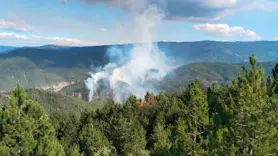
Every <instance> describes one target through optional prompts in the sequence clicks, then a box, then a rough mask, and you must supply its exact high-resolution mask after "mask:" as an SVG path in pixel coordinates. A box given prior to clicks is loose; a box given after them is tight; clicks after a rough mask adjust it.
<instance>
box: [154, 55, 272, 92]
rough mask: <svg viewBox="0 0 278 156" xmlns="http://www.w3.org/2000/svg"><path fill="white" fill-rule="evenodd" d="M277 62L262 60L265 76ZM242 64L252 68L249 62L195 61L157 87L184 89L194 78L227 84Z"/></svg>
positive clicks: (166, 78) (179, 69) (207, 82)
mask: <svg viewBox="0 0 278 156" xmlns="http://www.w3.org/2000/svg"><path fill="white" fill-rule="evenodd" d="M276 63H277V62H276V61H272V62H262V63H259V65H262V66H263V68H264V70H265V76H267V75H270V74H271V70H272V68H273V67H274V66H275V64H276ZM242 66H244V67H246V68H247V69H249V68H250V65H249V64H248V63H241V64H228V63H219V62H203V63H193V64H189V65H185V66H181V67H179V68H177V69H176V70H174V71H173V72H171V74H169V75H168V76H166V77H165V78H164V79H163V80H162V81H161V82H158V84H156V87H157V88H158V89H161V90H166V91H176V90H183V89H184V88H186V87H187V85H188V84H189V83H190V82H191V81H192V80H194V79H198V80H201V81H202V82H203V83H204V85H205V86H210V85H211V84H212V83H215V84H219V85H225V84H230V83H231V81H232V80H233V79H234V78H235V77H236V76H237V74H238V72H239V71H240V70H241V69H242Z"/></svg>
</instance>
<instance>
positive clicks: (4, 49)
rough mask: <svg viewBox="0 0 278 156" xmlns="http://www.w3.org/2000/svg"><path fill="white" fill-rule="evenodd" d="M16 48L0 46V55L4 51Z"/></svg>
mask: <svg viewBox="0 0 278 156" xmlns="http://www.w3.org/2000/svg"><path fill="white" fill-rule="evenodd" d="M16 48H17V47H12V46H2V45H0V53H3V52H6V51H10V50H13V49H16Z"/></svg>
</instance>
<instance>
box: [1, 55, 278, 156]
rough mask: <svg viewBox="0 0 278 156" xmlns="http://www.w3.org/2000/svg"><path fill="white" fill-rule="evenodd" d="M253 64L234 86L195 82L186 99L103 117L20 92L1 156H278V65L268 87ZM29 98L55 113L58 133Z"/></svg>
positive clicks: (136, 104) (4, 112) (138, 105)
mask: <svg viewBox="0 0 278 156" xmlns="http://www.w3.org/2000/svg"><path fill="white" fill-rule="evenodd" d="M249 63H250V65H249V66H246V67H242V68H241V70H240V72H239V73H238V75H237V76H235V78H234V79H233V81H232V83H231V85H229V86H228V85H227V86H218V85H216V84H213V85H212V86H210V87H209V88H206V87H204V86H205V85H204V84H203V83H202V81H199V80H194V81H192V82H191V83H190V84H189V85H188V87H187V88H186V89H184V90H183V91H182V92H177V93H165V92H162V93H160V94H158V95H154V94H152V93H149V92H148V93H147V94H146V96H145V97H144V99H143V100H142V99H137V97H135V96H130V98H129V99H128V100H127V101H126V102H125V103H124V104H123V105H121V104H116V103H115V102H114V101H113V100H111V101H108V102H107V104H105V105H104V106H103V107H101V108H98V109H96V110H95V109H92V108H91V107H85V106H84V107H83V106H82V104H81V103H82V102H84V101H80V102H79V101H75V102H71V101H70V100H64V99H63V98H68V97H66V96H61V95H60V94H56V93H53V94H52V93H50V92H47V93H44V92H43V93H40V91H39V90H29V91H28V94H29V95H26V93H25V92H24V90H23V89H22V88H21V87H17V88H16V90H15V91H14V92H13V93H12V95H11V97H10V104H9V103H7V102H5V104H4V105H3V108H2V109H1V110H0V155H65V154H66V155H70V156H87V155H88V156H91V155H103V156H104V155H125V156H141V155H143V156H144V155H164V156H170V155H174V156H179V155H192V156H197V155H212V156H217V155H231V156H235V155H238V156H241V155H246V156H247V155H255V156H257V155H258V156H261V155H277V154H278V127H277V125H278V120H277V118H278V113H277V112H278V94H277V91H276V89H277V73H278V72H277V71H278V70H277V69H278V65H276V66H275V67H274V69H273V73H272V75H271V76H269V77H268V79H267V81H266V79H265V75H266V74H265V72H264V68H263V67H262V66H257V60H256V58H255V56H254V55H252V56H251V57H250V59H249ZM223 72H224V71H223ZM225 72H226V71H225ZM1 97H2V98H1ZM62 97H63V98H62ZM0 98H1V99H6V98H7V97H6V96H5V95H2V96H0ZM27 98H31V99H35V100H36V101H38V102H39V103H42V106H43V107H44V108H45V109H46V110H48V108H50V107H53V108H52V109H49V110H51V111H49V110H48V111H49V114H50V119H51V120H50V121H51V123H52V125H53V126H54V127H55V129H54V128H53V127H52V125H51V124H50V122H49V120H48V118H47V115H46V113H45V112H44V111H43V109H42V108H41V107H40V106H39V105H38V104H36V103H35V102H33V101H31V100H27ZM62 99H63V100H62ZM71 100H72V101H73V100H74V99H73V98H72V99H71ZM64 102H66V103H67V104H69V105H68V106H67V107H69V108H67V107H62V106H64V105H63V103H64ZM56 103H57V105H55V104H56ZM73 103H74V104H73ZM64 104H65V103H64ZM75 104H76V105H77V106H76V107H74V106H75ZM47 105H49V106H48V107H47ZM53 110H56V111H53ZM61 110H63V111H61ZM74 110H75V111H74ZM77 112H78V113H77ZM80 114H81V115H80ZM64 151H65V153H64Z"/></svg>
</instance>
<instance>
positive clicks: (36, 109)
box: [0, 85, 65, 156]
mask: <svg viewBox="0 0 278 156" xmlns="http://www.w3.org/2000/svg"><path fill="white" fill-rule="evenodd" d="M26 97H27V95H26V93H25V91H24V89H23V88H22V87H21V86H20V85H18V86H17V87H16V89H15V90H14V91H13V92H12V94H11V97H10V105H9V106H6V107H4V108H2V109H1V110H0V134H1V135H0V145H1V148H0V154H3V155H50V156H51V155H53V156H57V155H59V156H60V155H65V153H64V149H63V147H62V146H61V145H60V144H59V142H58V141H57V139H56V138H55V130H54V128H53V126H52V125H51V124H50V122H49V121H48V117H47V115H46V113H45V112H44V110H43V109H42V108H41V107H40V105H38V104H37V103H35V102H33V101H31V100H27V98H26Z"/></svg>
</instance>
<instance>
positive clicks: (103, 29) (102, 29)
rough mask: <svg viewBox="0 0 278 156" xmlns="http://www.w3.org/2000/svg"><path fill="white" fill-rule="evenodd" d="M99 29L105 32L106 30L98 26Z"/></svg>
mask: <svg viewBox="0 0 278 156" xmlns="http://www.w3.org/2000/svg"><path fill="white" fill-rule="evenodd" d="M99 31H102V32H105V31H107V30H106V29H105V28H99Z"/></svg>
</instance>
